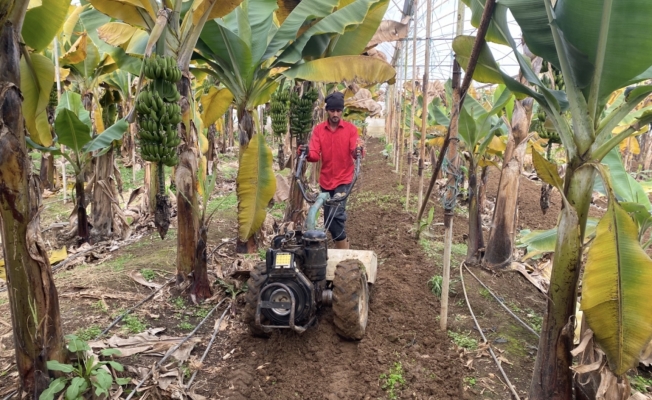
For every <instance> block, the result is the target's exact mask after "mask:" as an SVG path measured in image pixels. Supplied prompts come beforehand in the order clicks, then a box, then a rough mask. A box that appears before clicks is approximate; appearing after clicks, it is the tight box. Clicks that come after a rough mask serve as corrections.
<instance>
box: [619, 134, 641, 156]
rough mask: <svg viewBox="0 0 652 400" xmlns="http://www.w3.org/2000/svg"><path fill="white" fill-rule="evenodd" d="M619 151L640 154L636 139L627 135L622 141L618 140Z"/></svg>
mask: <svg viewBox="0 0 652 400" xmlns="http://www.w3.org/2000/svg"><path fill="white" fill-rule="evenodd" d="M620 151H621V152H623V153H624V152H626V151H628V152H629V153H631V154H640V153H641V147H640V146H639V145H638V140H636V138H635V137H634V136H629V137H627V138H626V139H625V140H623V141H622V142H620Z"/></svg>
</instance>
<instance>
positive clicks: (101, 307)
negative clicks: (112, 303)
mask: <svg viewBox="0 0 652 400" xmlns="http://www.w3.org/2000/svg"><path fill="white" fill-rule="evenodd" d="M91 307H92V308H93V309H95V310H97V311H102V312H108V311H109V310H107V308H106V303H105V302H103V301H102V300H98V301H96V302H95V303H93V304H91Z"/></svg>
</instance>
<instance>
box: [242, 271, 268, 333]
mask: <svg viewBox="0 0 652 400" xmlns="http://www.w3.org/2000/svg"><path fill="white" fill-rule="evenodd" d="M266 279H267V266H266V265H265V263H264V262H261V263H258V264H256V266H255V267H254V269H253V270H252V271H251V274H250V275H249V280H248V281H247V293H245V309H244V319H245V323H246V324H247V325H248V326H249V332H250V333H251V335H252V336H255V337H261V338H268V337H270V336H271V334H272V333H271V332H270V331H268V330H264V329H263V328H261V327H260V326H257V325H256V306H257V302H258V293H260V289H261V287H262V286H263V283H265V280H266ZM260 322H261V323H263V324H265V323H267V321H266V318H265V317H264V316H262V315H261V318H260Z"/></svg>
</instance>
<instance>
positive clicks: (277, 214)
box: [269, 201, 285, 219]
mask: <svg viewBox="0 0 652 400" xmlns="http://www.w3.org/2000/svg"><path fill="white" fill-rule="evenodd" d="M269 213H270V214H272V217H274V218H277V219H283V216H284V214H285V202H284V201H279V202H278V203H274V205H273V206H272V208H271V209H270V210H269Z"/></svg>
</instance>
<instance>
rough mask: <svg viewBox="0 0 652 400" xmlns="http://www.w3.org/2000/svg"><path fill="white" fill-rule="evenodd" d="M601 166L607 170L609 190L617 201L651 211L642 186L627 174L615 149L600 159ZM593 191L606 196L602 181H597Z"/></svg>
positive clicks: (651, 208) (651, 206)
mask: <svg viewBox="0 0 652 400" xmlns="http://www.w3.org/2000/svg"><path fill="white" fill-rule="evenodd" d="M602 164H605V165H606V166H607V167H608V168H609V174H610V176H611V185H612V186H611V188H612V189H613V190H614V192H615V193H616V197H617V198H618V200H619V201H625V202H630V203H638V204H641V205H643V206H644V207H645V208H646V209H647V210H650V211H652V204H650V199H649V198H648V196H647V194H646V193H645V190H644V189H643V186H641V184H640V183H639V182H638V181H637V180H636V179H634V178H632V176H631V175H630V174H628V173H627V171H626V170H625V167H624V166H623V162H622V160H621V158H620V152H619V151H618V149H617V148H614V149H612V150H611V151H610V152H609V153H608V154H607V155H606V156H605V157H604V158H603V159H602ZM594 189H595V190H597V191H599V192H601V193H603V194H607V193H606V191H605V189H604V184H603V183H602V181H599V180H597V181H596V183H595V187H594Z"/></svg>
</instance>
